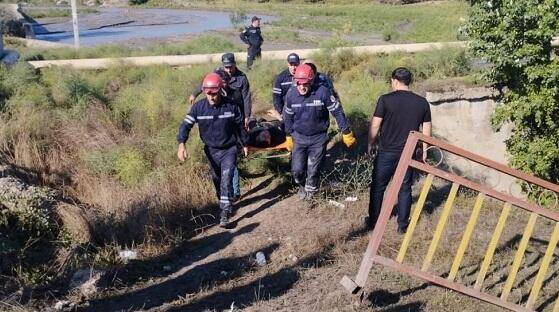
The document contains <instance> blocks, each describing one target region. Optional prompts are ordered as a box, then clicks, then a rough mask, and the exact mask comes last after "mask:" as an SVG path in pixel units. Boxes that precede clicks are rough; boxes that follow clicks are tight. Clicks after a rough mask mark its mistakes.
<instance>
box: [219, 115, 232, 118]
mask: <svg viewBox="0 0 559 312" xmlns="http://www.w3.org/2000/svg"><path fill="white" fill-rule="evenodd" d="M217 117H218V118H220V119H221V118H233V117H235V115H219V116H217Z"/></svg>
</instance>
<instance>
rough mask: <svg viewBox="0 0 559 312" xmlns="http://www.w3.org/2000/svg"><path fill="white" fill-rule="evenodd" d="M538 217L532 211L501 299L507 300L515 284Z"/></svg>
mask: <svg viewBox="0 0 559 312" xmlns="http://www.w3.org/2000/svg"><path fill="white" fill-rule="evenodd" d="M537 219H538V214H537V213H535V212H532V213H531V214H530V219H529V220H528V224H526V228H524V234H522V239H521V240H520V244H519V245H518V250H517V251H516V254H515V255H514V260H513V262H512V267H511V269H510V273H509V277H508V278H507V281H506V282H505V286H503V292H502V293H501V300H505V301H506V300H507V297H508V296H509V294H510V290H511V289H512V286H513V284H514V280H515V279H516V274H518V269H520V265H521V264H522V259H524V252H525V251H526V247H527V246H528V242H529V241H530V236H532V232H533V231H534V226H535V225H536V220H537Z"/></svg>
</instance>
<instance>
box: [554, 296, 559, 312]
mask: <svg viewBox="0 0 559 312" xmlns="http://www.w3.org/2000/svg"><path fill="white" fill-rule="evenodd" d="M553 312H559V297H558V298H557V300H555V305H553Z"/></svg>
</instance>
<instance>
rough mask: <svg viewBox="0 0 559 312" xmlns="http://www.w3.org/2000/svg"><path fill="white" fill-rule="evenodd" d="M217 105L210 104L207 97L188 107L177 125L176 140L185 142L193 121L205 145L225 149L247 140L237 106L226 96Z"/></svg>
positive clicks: (244, 143) (244, 142)
mask: <svg viewBox="0 0 559 312" xmlns="http://www.w3.org/2000/svg"><path fill="white" fill-rule="evenodd" d="M221 101H222V102H221V103H220V104H219V105H215V106H212V105H210V103H209V102H208V100H207V99H202V100H200V101H198V102H196V103H194V105H192V108H191V109H190V112H189V113H188V114H187V115H186V117H185V118H184V120H183V121H182V123H181V125H180V127H179V134H178V135H177V141H178V142H179V143H185V142H186V140H188V135H189V133H190V130H192V127H194V124H195V123H198V128H199V129H200V139H202V142H204V144H205V145H207V146H209V147H214V148H220V149H225V148H229V147H231V146H233V145H235V144H237V139H239V140H240V142H241V143H242V144H243V145H246V143H247V142H248V134H247V132H246V130H245V127H244V121H243V117H242V115H241V111H240V109H239V106H237V105H235V104H233V102H231V101H230V100H229V99H228V98H226V97H222V98H221Z"/></svg>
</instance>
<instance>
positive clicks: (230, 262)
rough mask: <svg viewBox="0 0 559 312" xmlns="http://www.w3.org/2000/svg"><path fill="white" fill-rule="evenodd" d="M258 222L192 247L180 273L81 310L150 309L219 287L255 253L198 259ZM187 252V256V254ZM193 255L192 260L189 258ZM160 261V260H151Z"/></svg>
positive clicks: (247, 267) (239, 273)
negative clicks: (195, 263)
mask: <svg viewBox="0 0 559 312" xmlns="http://www.w3.org/2000/svg"><path fill="white" fill-rule="evenodd" d="M257 226H258V224H251V225H247V226H245V227H244V228H242V229H241V230H239V231H237V232H235V233H230V232H224V233H219V234H216V236H209V237H207V238H203V239H201V240H200V241H199V242H197V244H196V245H198V246H199V247H200V249H196V250H189V251H191V252H193V255H194V254H195V255H196V256H193V257H188V258H187V260H185V261H184V262H183V263H182V264H181V266H182V268H181V269H180V270H178V271H177V272H175V273H173V274H171V275H170V276H169V278H168V279H166V280H165V281H163V282H161V283H156V284H153V285H151V286H148V287H146V288H143V289H140V290H137V291H133V292H128V293H125V294H122V295H116V296H112V297H108V298H102V299H97V300H93V301H90V302H89V306H87V307H82V308H80V309H78V310H79V311H121V310H137V309H150V308H154V307H159V306H162V305H164V304H166V303H170V302H173V301H175V300H177V299H179V297H184V296H187V295H188V294H194V293H198V292H200V291H202V290H204V289H206V288H209V287H215V286H217V285H220V284H222V283H225V282H227V281H229V280H233V279H236V278H238V277H240V276H242V275H244V274H245V273H246V272H248V271H250V269H251V268H252V267H253V260H252V259H251V258H252V257H253V256H252V254H251V253H249V254H245V255H243V256H240V257H231V258H225V259H219V260H215V261H211V262H208V263H203V264H198V265H194V266H192V264H193V263H194V262H196V261H200V260H202V259H203V258H205V257H207V256H209V255H211V254H213V253H215V252H217V251H219V250H220V249H221V248H223V247H224V246H225V245H227V244H229V243H230V242H231V240H232V239H233V238H234V237H238V236H240V235H242V234H245V233H248V232H250V231H252V230H253V229H254V228H256V227H257ZM278 246H279V245H278V244H271V245H269V246H267V247H265V248H264V249H262V250H263V252H264V253H266V254H270V253H272V252H273V251H274V250H275V249H277V248H278ZM186 255H187V254H185V255H184V256H186ZM189 258H190V259H189ZM150 261H152V262H156V263H155V264H156V265H160V263H157V260H156V259H152V260H150ZM143 277H145V276H143Z"/></svg>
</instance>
